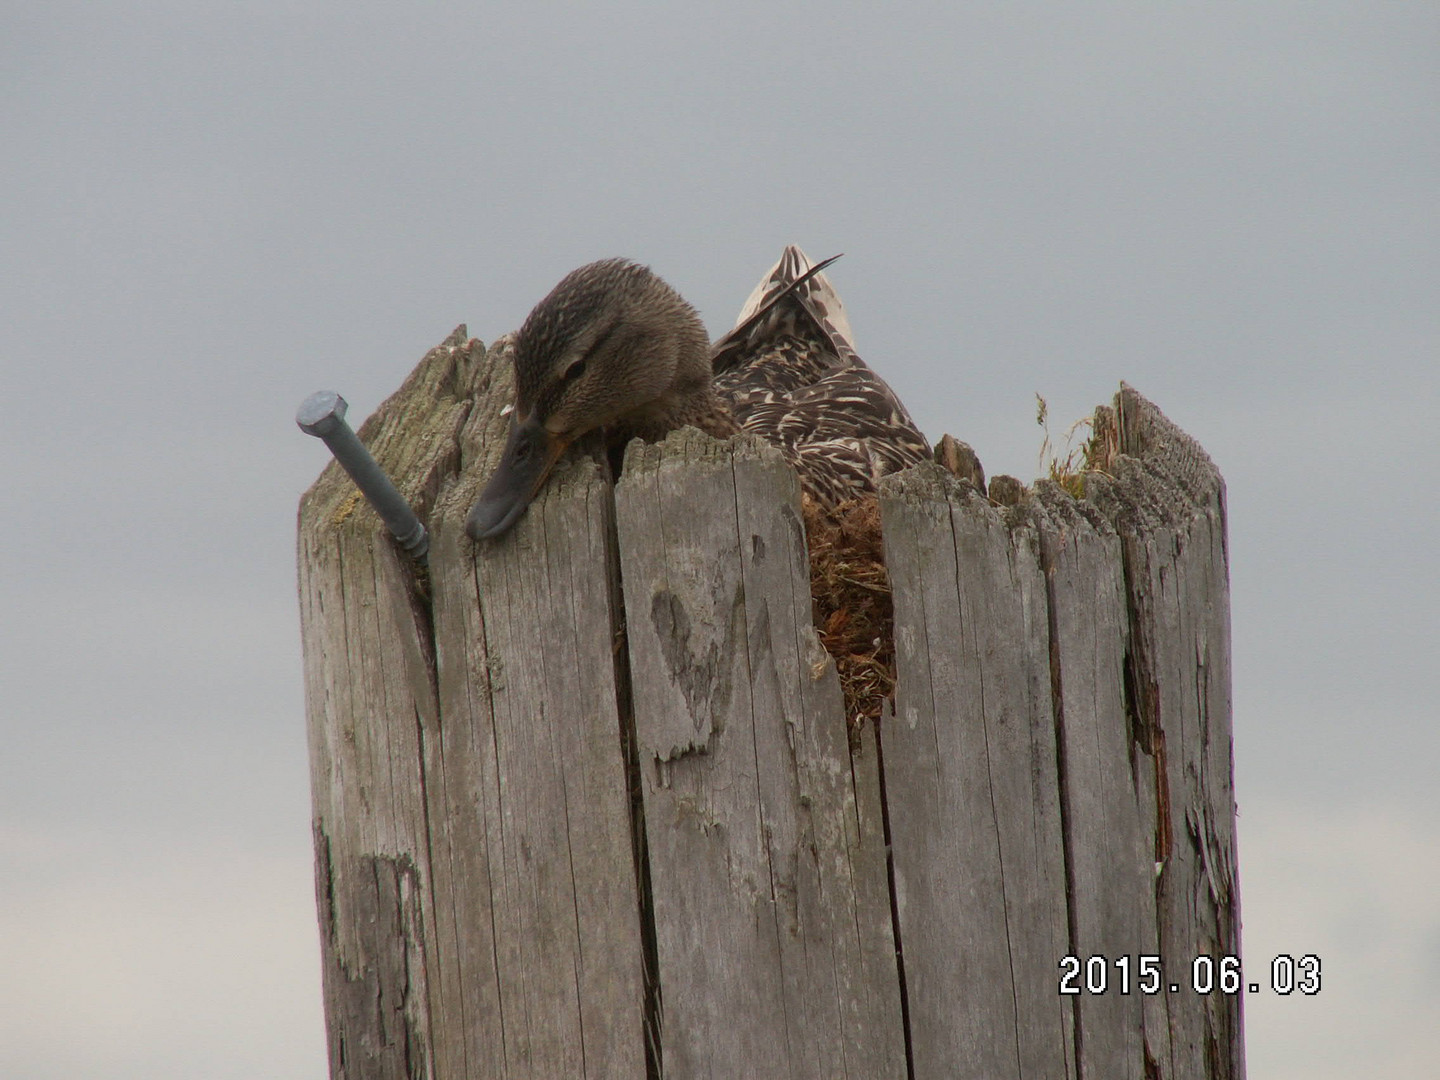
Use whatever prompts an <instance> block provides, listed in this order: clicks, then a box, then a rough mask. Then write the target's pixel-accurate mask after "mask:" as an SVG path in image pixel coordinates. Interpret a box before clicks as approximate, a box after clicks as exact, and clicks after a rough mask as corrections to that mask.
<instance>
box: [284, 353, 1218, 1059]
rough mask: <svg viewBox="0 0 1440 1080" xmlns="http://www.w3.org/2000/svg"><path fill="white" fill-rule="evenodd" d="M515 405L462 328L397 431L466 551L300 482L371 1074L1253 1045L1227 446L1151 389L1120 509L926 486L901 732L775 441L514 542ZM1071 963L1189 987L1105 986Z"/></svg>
mask: <svg viewBox="0 0 1440 1080" xmlns="http://www.w3.org/2000/svg"><path fill="white" fill-rule="evenodd" d="M511 397H512V387H511V383H510V370H509V364H508V361H507V360H506V359H505V356H504V348H503V347H500V348H494V349H491V350H489V351H487V350H485V349H484V347H483V346H481V345H480V343H479V342H475V341H470V340H468V339H467V337H466V335H465V334H464V331H463V328H461V330H459V331H457V333H456V334H455V335H452V336H451V338H449V339H447V341H446V342H445V343H444V344H443V345H442V346H441V347H440V348H438V349H436V350H433V351H432V352H431V353H430V354H429V355H428V356H427V357H426V358H425V359H424V361H422V363H421V364H420V366H419V367H418V368H417V369H416V370H415V372H414V373H413V374H412V375H411V377H410V378H409V379H408V380H407V382H406V383H405V385H404V386H403V387H402V388H401V389H400V390H399V391H398V392H397V393H396V394H395V395H394V396H393V397H392V398H391V399H390V400H389V401H387V402H386V403H385V404H384V405H383V406H382V407H381V408H380V409H379V410H377V412H376V415H375V416H374V417H372V418H371V419H370V421H368V422H367V423H366V425H365V426H364V427H362V429H361V436H362V438H364V440H365V441H366V442H367V444H369V445H370V446H371V447H372V449H373V451H374V452H375V454H376V456H377V457H378V458H379V459H380V461H381V463H382V465H384V466H385V467H386V469H387V471H389V472H390V474H391V475H392V476H393V477H394V478H395V479H396V481H397V482H398V484H399V485H400V487H401V489H402V491H403V492H404V494H405V495H406V496H407V497H408V498H409V499H410V501H411V502H412V503H413V504H414V505H415V506H416V508H417V510H418V512H419V513H420V514H421V516H422V517H423V518H424V519H425V520H426V521H427V524H428V526H429V528H430V531H431V552H430V560H429V565H428V568H427V569H420V568H417V567H416V566H414V565H413V564H412V563H411V562H410V561H409V560H408V558H407V557H406V556H404V555H403V554H401V553H400V552H399V550H398V549H397V547H396V546H395V545H394V544H393V543H392V542H391V541H390V540H389V538H388V536H386V535H385V534H384V533H383V532H382V530H381V527H380V525H379V523H378V520H377V519H376V518H375V517H374V515H373V514H372V513H371V512H370V510H369V509H368V507H366V506H365V505H364V504H363V502H361V501H360V500H359V498H358V495H357V494H356V493H355V492H354V490H353V487H352V486H351V485H350V484H349V481H348V479H347V478H345V477H344V476H343V474H341V473H340V472H339V471H338V470H337V469H334V468H331V469H327V470H326V472H325V473H324V474H323V475H322V476H321V478H320V479H319V480H318V481H317V482H316V484H315V485H314V486H313V487H312V488H311V490H310V491H309V492H308V493H307V494H306V496H305V498H304V500H303V502H302V505H301V511H300V528H299V533H300V541H299V562H300V597H301V609H302V623H303V637H304V644H305V670H306V687H307V706H308V715H309V725H310V740H311V762H312V774H313V788H314V810H315V814H314V828H315V841H316V884H317V900H318V905H319V912H320V922H321V929H322V945H323V963H324V980H325V999H326V1024H327V1029H328V1033H329V1043H330V1062H331V1073H332V1076H335V1077H347V1078H360V1077H407V1078H409V1077H417V1078H418V1077H435V1078H442V1080H451V1078H471V1077H506V1078H515V1077H534V1078H551V1077H646V1076H650V1077H658V1076H661V1075H664V1076H668V1077H672V1078H674V1077H678V1078H685V1077H691V1076H716V1077H722V1076H724V1077H729V1076H735V1077H777V1078H780V1077H783V1078H787V1080H789V1078H798V1077H815V1078H817V1080H818V1078H830V1077H854V1078H861V1077H865V1078H869V1077H905V1076H907V1075H910V1076H914V1077H927V1078H928V1077H936V1078H939V1077H951V1076H968V1075H985V1076H1015V1077H1020V1076H1025V1077H1029V1076H1055V1077H1079V1076H1090V1077H1102V1076H1103V1077H1109V1076H1134V1077H1137V1078H1138V1077H1143V1078H1149V1077H1166V1078H1169V1077H1176V1078H1180V1077H1207V1078H1217V1077H1239V1076H1242V1075H1243V1061H1242V1055H1241V1044H1240V1025H1239V1008H1238V999H1237V998H1235V997H1233V996H1229V997H1224V996H1221V995H1219V994H1216V995H1213V996H1211V997H1201V996H1199V995H1196V994H1194V993H1193V992H1190V991H1189V983H1190V966H1189V965H1190V961H1191V959H1192V958H1193V957H1194V956H1195V955H1199V954H1209V955H1221V954H1238V926H1239V919H1238V891H1237V887H1236V885H1235V853H1234V840H1233V820H1234V804H1233V794H1232V790H1231V786H1230V776H1231V773H1230V761H1229V721H1230V717H1229V671H1228V661H1229V646H1228V598H1227V593H1226V589H1227V575H1226V566H1225V552H1224V517H1223V514H1224V503H1223V486H1222V485H1221V482H1220V479H1219V476H1218V474H1217V473H1216V472H1215V470H1214V469H1213V467H1212V466H1211V465H1210V463H1209V461H1208V459H1206V458H1205V457H1204V455H1203V452H1201V451H1200V450H1199V448H1198V447H1197V446H1195V444H1194V443H1193V442H1192V441H1191V440H1189V439H1188V438H1187V437H1186V436H1184V435H1183V434H1182V433H1180V432H1179V431H1177V430H1176V429H1174V428H1173V427H1172V426H1171V425H1169V423H1168V422H1167V421H1166V420H1165V419H1164V417H1162V416H1161V415H1160V414H1159V413H1158V411H1156V410H1155V409H1154V407H1153V406H1151V405H1149V403H1148V402H1145V401H1144V399H1143V398H1140V397H1139V395H1137V394H1135V393H1134V392H1133V391H1131V390H1129V389H1128V388H1126V389H1122V392H1121V394H1120V395H1119V397H1118V398H1117V406H1118V408H1117V409H1116V410H1113V411H1106V410H1102V411H1101V413H1100V414H1099V432H1098V434H1099V439H1098V442H1097V446H1100V447H1102V448H1104V449H1103V452H1100V453H1098V454H1097V455H1095V457H1096V460H1095V461H1094V464H1095V465H1096V466H1097V467H1098V468H1099V469H1102V470H1103V472H1100V471H1097V472H1092V473H1088V474H1087V475H1086V480H1085V482H1086V497H1085V499H1083V500H1081V501H1076V500H1075V499H1073V498H1071V497H1070V496H1069V495H1067V494H1065V493H1064V492H1062V491H1060V490H1059V489H1058V488H1055V487H1054V486H1053V485H1045V484H1041V485H1038V486H1037V489H1036V491H1035V492H1033V493H1032V494H1030V495H1028V496H1027V497H1025V498H1023V499H1021V500H1020V501H1019V502H1018V503H1017V504H1016V505H1014V506H1010V507H997V506H995V505H993V504H991V503H990V502H989V501H988V500H986V499H985V498H983V497H982V496H981V495H980V494H979V493H977V492H976V491H975V489H974V488H973V487H971V486H969V485H966V484H962V483H960V482H957V481H955V480H954V479H953V478H952V477H951V476H950V475H949V474H948V473H945V472H944V471H943V470H941V469H939V468H938V467H925V468H922V469H919V470H912V471H911V472H910V473H907V474H904V475H902V476H899V477H896V478H893V479H892V480H890V481H887V483H886V484H885V485H884V487H883V489H882V498H881V507H882V512H883V516H884V525H885V538H886V549H887V558H888V561H889V564H890V570H891V576H892V581H893V586H894V603H895V632H896V637H897V663H898V684H897V693H896V701H895V711H894V713H893V715H887V717H886V718H885V719H884V720H883V722H882V723H881V725H880V730H879V731H877V730H875V727H874V726H873V725H869V724H865V725H861V726H860V727H858V728H856V727H853V726H852V725H850V724H848V723H847V719H846V715H845V706H844V703H843V700H842V695H841V692H840V686H839V683H838V680H837V678H836V674H835V669H834V665H833V663H832V662H831V660H830V657H829V656H828V655H827V654H826V653H825V651H824V649H823V648H822V647H821V645H820V643H819V639H818V638H817V636H816V634H815V632H814V630H813V628H812V626H811V606H810V592H809V590H810V582H809V573H808V565H807V556H806V548H805V540H804V526H803V524H802V520H801V516H800V513H799V504H798V485H797V483H796V481H795V478H794V476H793V474H791V473H790V472H789V471H788V469H787V468H786V467H785V465H784V464H783V462H782V461H781V460H780V459H779V457H778V455H777V454H776V453H775V452H773V451H771V450H770V449H769V448H767V447H764V446H763V445H759V444H756V443H754V442H751V441H747V440H744V439H736V440H731V441H730V442H726V443H718V442H715V441H714V440H711V439H709V438H707V437H705V436H702V435H700V434H698V433H696V432H693V431H685V432H679V433H676V434H674V435H672V436H671V437H670V438H669V439H668V440H666V441H665V442H664V443H662V444H659V445H656V446H640V445H635V446H632V447H631V449H630V452H629V454H628V455H627V460H626V465H625V472H624V475H623V477H622V479H621V480H620V481H619V483H618V484H614V485H612V484H611V483H610V482H609V481H608V480H607V479H606V477H605V476H604V475H603V474H602V470H601V468H600V467H599V466H597V465H594V464H591V463H590V462H588V461H578V462H575V463H573V464H571V465H569V466H567V467H565V468H564V469H563V471H562V472H561V473H560V474H559V475H557V476H556V477H555V478H554V481H553V482H552V483H551V484H550V485H549V486H548V487H547V489H546V491H545V492H544V493H543V495H542V496H541V497H540V499H538V500H537V502H536V503H535V504H534V505H533V506H532V507H531V509H530V510H529V511H528V512H527V514H526V515H525V517H524V518H523V519H522V520H521V522H520V524H519V525H518V526H517V528H516V529H515V530H514V532H513V533H511V534H510V535H508V536H507V537H506V538H505V539H503V540H501V541H499V542H497V543H485V544H480V545H476V544H472V543H471V542H470V541H469V540H468V539H467V538H466V537H465V535H464V532H463V527H462V526H463V520H464V514H465V511H466V510H467V509H468V507H469V504H470V502H471V501H472V500H473V498H474V496H475V494H476V491H477V489H478V486H479V484H480V483H482V482H483V480H484V478H485V476H486V474H487V473H488V471H489V469H490V467H491V466H492V465H493V458H494V456H495V455H496V454H497V453H498V448H499V446H500V445H501V442H502V441H503V439H502V435H503V430H504V425H505V423H506V421H505V419H504V418H503V416H502V414H501V410H502V407H503V406H504V405H505V404H507V403H508V402H509V401H510V400H511ZM1072 955H1073V956H1077V957H1079V958H1080V959H1079V962H1080V963H1081V964H1082V965H1083V964H1084V963H1085V962H1086V960H1087V959H1088V958H1090V957H1096V956H1102V955H1103V956H1105V957H1106V958H1107V961H1106V963H1107V964H1110V963H1111V962H1112V961H1114V960H1116V959H1118V958H1120V957H1122V956H1131V957H1139V956H1141V955H1158V956H1160V957H1161V958H1162V959H1163V961H1164V964H1165V978H1166V980H1167V981H1177V980H1178V981H1179V982H1180V983H1182V984H1184V987H1185V992H1183V993H1181V992H1176V993H1169V992H1168V990H1167V992H1166V993H1162V994H1157V995H1148V994H1142V993H1139V992H1138V991H1136V990H1135V989H1134V988H1133V987H1132V992H1131V993H1130V994H1129V995H1119V994H1118V993H1117V992H1116V990H1117V989H1118V984H1117V986H1112V989H1111V992H1108V993H1106V994H1095V995H1089V994H1085V995H1082V996H1079V997H1076V996H1070V995H1065V994H1062V993H1061V992H1060V989H1061V981H1062V976H1063V975H1064V969H1063V967H1062V960H1063V958H1064V957H1066V956H1072ZM1109 972H1110V976H1111V980H1112V982H1114V981H1115V980H1116V979H1118V976H1117V974H1116V968H1115V967H1114V966H1113V964H1111V966H1110V967H1109ZM1132 974H1133V970H1132ZM1080 984H1081V986H1082V987H1083V985H1084V973H1083V972H1082V975H1081V979H1080Z"/></svg>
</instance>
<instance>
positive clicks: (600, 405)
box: [465, 245, 930, 540]
mask: <svg viewBox="0 0 1440 1080" xmlns="http://www.w3.org/2000/svg"><path fill="white" fill-rule="evenodd" d="M833 261H834V260H833V259H830V260H826V261H825V262H823V263H820V264H812V263H811V262H810V260H809V258H807V257H806V255H805V253H804V252H802V251H801V250H800V249H799V248H798V247H795V246H793V245H791V246H790V247H787V248H786V249H785V252H784V254H783V255H781V257H780V260H779V262H777V263H776V264H775V266H774V268H773V269H772V270H771V271H770V272H769V273H768V274H766V275H765V277H764V278H763V279H762V280H761V282H760V284H759V285H757V286H756V288H755V291H754V292H753V293H752V294H751V296H750V299H749V300H748V301H747V302H746V304H745V306H744V308H743V309H742V310H741V312H740V317H739V319H738V320H737V322H736V324H735V327H734V328H733V329H732V330H730V332H729V333H727V334H726V335H725V336H724V337H722V338H721V339H720V340H719V341H717V342H716V343H715V344H714V345H713V346H712V345H711V344H710V341H709V337H708V335H707V334H706V332H705V327H704V324H703V323H702V322H701V321H700V317H699V315H698V314H697V313H696V311H695V309H694V308H693V307H691V306H690V304H688V303H687V302H686V301H685V300H684V299H683V298H682V297H681V296H680V294H679V293H677V292H676V291H675V290H674V289H672V288H671V287H670V286H669V285H667V284H666V283H665V282H663V281H662V280H660V278H659V277H657V276H656V275H655V274H654V273H652V272H651V271H650V270H649V269H648V268H647V267H644V266H640V265H638V264H636V263H633V262H630V261H628V260H625V259H606V260H603V261H601V262H595V263H591V264H589V265H588V266H582V267H581V268H580V269H578V270H575V271H573V272H571V273H570V274H568V275H566V277H565V278H564V279H563V280H562V281H561V282H560V284H558V285H556V286H555V288H554V289H553V290H552V291H551V292H550V295H548V296H547V297H545V299H543V300H541V301H540V303H539V304H537V305H536V307H535V309H534V310H533V311H532V312H531V313H530V315H529V316H528V317H527V318H526V320H525V322H524V324H523V325H522V326H521V327H520V330H519V331H518V332H517V333H516V335H515V341H514V346H513V348H514V352H513V357H514V364H515V387H516V399H515V404H514V410H513V412H512V413H511V423H510V434H509V437H508V439H507V441H506V444H505V449H504V452H503V454H502V456H501V460H500V465H499V467H498V468H497V469H496V471H495V475H494V476H492V477H491V479H490V482H489V483H488V484H487V485H486V487H485V490H484V492H482V494H481V495H480V498H479V500H478V501H477V502H476V503H475V506H474V507H473V508H472V509H471V511H470V514H469V516H468V517H467V518H466V522H465V529H466V532H468V533H469V534H470V536H471V537H473V538H474V539H477V540H479V539H482V538H485V537H495V536H500V535H502V534H503V533H505V532H506V531H507V530H509V529H510V527H511V526H513V525H514V524H515V522H516V520H518V519H519V517H520V515H521V514H522V513H523V512H524V510H525V508H526V506H528V505H529V503H530V501H531V500H532V499H533V498H534V497H535V495H536V493H537V492H539V490H540V488H541V487H542V486H543V485H544V483H545V479H546V477H547V476H549V474H550V470H551V469H552V468H553V467H554V465H555V463H556V462H557V461H558V460H559V459H560V457H561V455H562V454H564V452H565V450H566V448H567V447H568V446H570V444H571V443H573V442H574V441H575V440H576V439H578V438H580V437H581V436H583V435H586V434H588V433H590V432H592V431H596V430H602V431H603V432H604V434H605V439H606V443H607V445H609V446H612V447H616V446H621V447H623V446H624V445H625V443H627V442H629V441H630V439H632V438H642V439H646V440H652V441H653V440H656V439H660V438H663V437H664V436H665V434H666V433H668V432H670V431H673V430H674V429H676V428H679V427H684V426H685V425H687V424H689V425H693V426H695V427H698V428H700V429H701V430H702V431H706V432H709V433H710V434H711V435H715V436H717V437H719V438H724V437H726V436H729V435H734V434H736V433H737V432H739V431H747V432H751V433H753V434H756V435H759V436H761V437H763V438H764V439H766V440H767V441H769V442H770V443H772V444H774V445H775V446H776V447H778V448H779V449H780V452H781V453H782V454H783V455H784V456H785V459H786V460H787V461H788V462H789V463H790V465H791V466H792V467H793V468H794V469H795V471H796V472H797V473H798V474H799V476H800V482H801V485H802V486H803V488H804V489H805V491H806V493H807V494H809V495H810V496H811V497H812V498H814V499H815V500H816V501H817V502H819V503H820V504H821V505H822V506H826V507H829V506H834V505H835V504H837V503H839V502H842V501H843V500H845V499H847V498H850V497H852V496H855V495H860V494H863V493H865V492H868V491H873V490H874V488H875V484H876V481H878V480H879V478H880V477H881V476H884V475H885V474H887V473H891V472H896V471H898V470H900V469H904V468H908V467H909V466H911V465H915V464H918V463H919V462H922V461H927V460H929V458H930V447H929V444H928V443H927V442H926V441H925V437H924V436H923V435H922V434H920V431H919V429H918V428H916V426H915V423H914V421H912V420H911V419H910V415H909V413H907V412H906V411H905V406H904V405H902V404H901V403H900V401H899V399H898V398H897V397H896V396H895V394H894V392H893V391H892V390H891V389H890V387H889V386H887V385H886V384H885V381H884V380H883V379H881V378H880V376H878V375H876V374H875V372H874V371H872V370H871V369H870V368H869V367H868V366H867V365H866V364H865V362H864V361H863V360H861V359H860V357H859V356H858V355H857V354H856V352H855V349H854V346H853V344H852V343H851V338H850V325H849V322H848V320H847V319H846V317H845V311H844V308H843V306H842V305H841V303H840V298H839V296H838V295H836V293H835V290H834V289H833V288H832V287H831V285H830V282H829V281H828V280H827V279H826V277H825V275H824V274H823V273H822V270H823V268H824V267H825V266H828V265H829V263H830V262H833Z"/></svg>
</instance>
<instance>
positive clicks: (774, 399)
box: [711, 244, 930, 505]
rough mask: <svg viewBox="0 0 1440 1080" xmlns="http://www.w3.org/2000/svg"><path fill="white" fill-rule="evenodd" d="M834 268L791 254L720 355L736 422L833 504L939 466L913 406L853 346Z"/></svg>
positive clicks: (753, 298) (754, 296) (719, 383)
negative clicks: (830, 272)
mask: <svg viewBox="0 0 1440 1080" xmlns="http://www.w3.org/2000/svg"><path fill="white" fill-rule="evenodd" d="M837 257H838V256H837ZM833 261H834V260H833V259H830V260H826V261H825V262H823V263H819V264H814V263H812V262H811V261H810V259H809V258H808V257H807V256H806V255H805V253H804V252H803V251H801V250H800V249H799V248H798V247H796V246H794V245H793V244H792V245H790V246H789V247H787V248H786V249H785V252H784V254H783V255H781V257H780V260H779V261H778V262H777V263H776V264H775V266H774V267H773V268H772V269H771V271H770V272H769V273H768V274H766V276H765V277H764V278H762V279H761V281H760V284H759V285H757V286H756V288H755V291H754V292H752V293H751V294H750V298H749V300H747V301H746V303H745V306H744V307H743V308H742V309H741V311H740V316H739V318H738V319H737V321H736V324H735V327H734V329H732V330H731V331H730V332H729V333H728V334H726V335H725V336H724V337H722V338H721V339H720V340H719V341H718V342H716V343H715V346H714V349H713V352H712V354H711V355H712V367H713V369H714V371H715V386H716V389H717V390H719V391H720V393H721V394H722V395H723V396H724V397H725V398H726V399H727V400H728V401H729V403H730V408H731V411H732V412H733V414H734V416H735V420H736V423H738V424H739V425H740V427H741V428H742V429H743V430H745V431H750V432H753V433H754V434H757V435H760V436H762V437H763V438H765V439H766V440H767V441H769V442H771V443H773V444H774V445H776V446H777V447H779V448H780V451H781V452H782V453H783V454H784V455H785V457H786V459H787V460H788V461H789V462H790V464H791V466H792V467H794V468H795V470H796V471H797V472H798V473H799V474H800V479H801V482H802V483H803V485H804V486H805V488H806V490H807V491H809V492H810V493H811V494H812V495H814V496H815V497H817V498H819V499H820V500H821V501H822V502H824V503H826V504H830V505H833V504H835V503H837V502H841V501H843V500H845V499H847V498H851V497H853V496H855V495H859V494H862V493H864V492H867V491H873V490H874V489H875V485H876V482H877V481H878V480H879V479H880V477H882V476H884V475H886V474H887V473H892V472H898V471H899V470H901V469H905V468H909V467H910V466H911V465H916V464H918V463H920V462H922V461H927V460H929V458H930V446H929V443H928V442H927V441H926V439H925V436H924V435H922V434H921V433H920V430H919V428H917V427H916V426H915V422H914V421H913V420H912V419H911V418H910V414H909V413H908V412H907V411H906V409H905V406H904V405H903V404H901V402H900V399H899V398H898V397H896V396H895V392H894V391H893V390H891V389H890V387H889V386H888V385H887V384H886V383H885V380H884V379H882V378H880V376H879V375H877V374H875V372H874V371H873V370H871V368H870V367H869V365H867V364H866V363H865V362H864V361H863V360H861V359H860V356H859V354H858V353H856V351H855V348H854V345H853V344H852V343H851V336H850V321H849V319H848V318H847V317H846V315H845V308H844V305H843V304H841V302H840V297H839V295H838V294H837V293H836V292H835V289H834V287H833V286H832V285H831V284H830V282H829V280H828V279H827V278H826V277H825V275H824V274H823V273H821V270H822V269H823V268H824V267H825V266H827V265H829V263H830V262H833Z"/></svg>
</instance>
